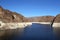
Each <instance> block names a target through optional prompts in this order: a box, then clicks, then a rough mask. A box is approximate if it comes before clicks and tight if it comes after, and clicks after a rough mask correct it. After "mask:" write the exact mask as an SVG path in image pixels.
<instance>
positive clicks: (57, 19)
mask: <svg viewBox="0 0 60 40" xmlns="http://www.w3.org/2000/svg"><path fill="white" fill-rule="evenodd" d="M53 20H54V22H56V23H60V14H58V15H56V17H55V18H54V19H53Z"/></svg>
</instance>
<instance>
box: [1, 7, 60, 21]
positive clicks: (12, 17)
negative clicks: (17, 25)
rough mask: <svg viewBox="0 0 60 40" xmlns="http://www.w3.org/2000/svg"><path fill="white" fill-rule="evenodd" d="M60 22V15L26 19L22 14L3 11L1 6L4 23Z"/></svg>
mask: <svg viewBox="0 0 60 40" xmlns="http://www.w3.org/2000/svg"><path fill="white" fill-rule="evenodd" d="M54 18H55V21H54V22H60V14H58V15H57V16H56V17H55V16H38V17H29V18H27V17H24V16H23V15H21V14H18V13H16V12H12V11H10V10H6V9H3V8H2V7H1V6H0V21H3V22H52V21H53V19H54Z"/></svg>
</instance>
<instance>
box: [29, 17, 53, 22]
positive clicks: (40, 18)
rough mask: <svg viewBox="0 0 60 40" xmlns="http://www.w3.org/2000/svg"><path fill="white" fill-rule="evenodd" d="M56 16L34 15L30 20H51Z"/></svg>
mask: <svg viewBox="0 0 60 40" xmlns="http://www.w3.org/2000/svg"><path fill="white" fill-rule="evenodd" d="M53 18H54V16H41V17H32V18H29V19H28V20H29V21H31V22H51V21H52V20H53Z"/></svg>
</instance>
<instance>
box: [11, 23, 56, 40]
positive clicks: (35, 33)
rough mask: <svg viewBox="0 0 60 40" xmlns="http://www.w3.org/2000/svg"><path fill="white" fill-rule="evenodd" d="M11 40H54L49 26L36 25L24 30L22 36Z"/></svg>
mask: <svg viewBox="0 0 60 40" xmlns="http://www.w3.org/2000/svg"><path fill="white" fill-rule="evenodd" d="M12 40H56V39H55V35H54V32H53V28H52V27H51V26H50V25H49V24H36V23H33V24H32V25H31V26H28V27H26V28H24V32H23V35H22V36H21V37H20V36H14V37H13V38H12Z"/></svg>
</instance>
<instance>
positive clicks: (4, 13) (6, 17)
mask: <svg viewBox="0 0 60 40" xmlns="http://www.w3.org/2000/svg"><path fill="white" fill-rule="evenodd" d="M23 19H24V16H22V15H21V14H18V13H16V12H11V11H9V10H6V9H3V8H2V7H1V6H0V21H3V22H5V23H6V22H24V20H23Z"/></svg>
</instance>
